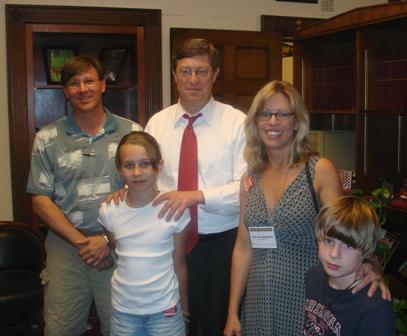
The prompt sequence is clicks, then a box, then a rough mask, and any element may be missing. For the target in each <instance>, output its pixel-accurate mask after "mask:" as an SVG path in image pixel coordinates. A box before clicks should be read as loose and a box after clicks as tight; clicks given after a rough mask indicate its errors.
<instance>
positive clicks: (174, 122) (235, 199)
mask: <svg viewBox="0 0 407 336" xmlns="http://www.w3.org/2000/svg"><path fill="white" fill-rule="evenodd" d="M199 112H200V113H201V114H202V117H200V118H198V119H197V120H196V121H195V122H194V124H193V127H194V132H195V134H196V137H197V143H198V188H199V190H201V191H202V192H203V194H204V197H205V204H200V205H199V206H198V231H199V233H201V234H208V233H217V232H222V231H226V230H230V229H233V228H235V227H237V225H238V222H239V185H240V177H241V176H242V174H243V173H244V171H245V170H246V164H245V163H244V161H243V147H244V144H245V138H244V120H245V117H246V116H245V114H244V113H243V112H241V111H239V110H237V109H235V108H233V107H232V106H230V105H226V104H223V103H220V102H217V101H215V100H214V99H211V100H210V101H209V102H208V104H206V105H205V106H204V108H203V109H202V110H201V111H199ZM185 113H186V112H185V111H184V109H183V108H182V106H181V105H180V104H179V103H178V104H175V105H172V106H170V107H168V108H166V109H164V110H162V111H160V112H158V113H156V114H155V115H153V116H152V117H151V119H150V120H149V122H148V124H147V126H146V128H145V131H146V132H148V133H150V134H151V135H152V136H154V137H155V138H156V139H157V141H158V143H159V144H160V148H161V152H162V156H163V160H164V167H163V170H162V172H161V173H160V175H159V178H158V188H159V189H160V190H166V191H171V190H177V186H178V167H179V152H180V147H181V141H182V135H183V133H184V129H185V127H186V126H187V123H188V121H187V120H186V119H185V118H183V114H185Z"/></svg>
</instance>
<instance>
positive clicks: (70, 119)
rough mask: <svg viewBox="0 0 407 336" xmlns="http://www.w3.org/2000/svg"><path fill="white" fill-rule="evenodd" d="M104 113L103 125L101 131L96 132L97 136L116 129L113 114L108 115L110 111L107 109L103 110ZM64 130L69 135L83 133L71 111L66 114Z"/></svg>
mask: <svg viewBox="0 0 407 336" xmlns="http://www.w3.org/2000/svg"><path fill="white" fill-rule="evenodd" d="M104 111H105V113H106V119H105V124H104V125H103V129H101V130H100V132H98V134H103V133H112V132H114V131H115V130H116V129H117V121H116V119H115V118H114V116H113V114H112V113H110V111H109V110H108V109H107V108H104ZM65 130H66V133H68V134H70V135H73V134H81V133H83V132H82V130H81V128H80V127H79V125H78V124H77V122H76V120H75V118H74V116H73V113H72V111H69V112H68V115H67V117H66V119H65ZM83 134H85V133H83Z"/></svg>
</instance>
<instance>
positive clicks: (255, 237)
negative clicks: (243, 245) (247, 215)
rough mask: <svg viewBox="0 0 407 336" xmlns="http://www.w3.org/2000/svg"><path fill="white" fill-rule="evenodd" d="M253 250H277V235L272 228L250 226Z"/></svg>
mask: <svg viewBox="0 0 407 336" xmlns="http://www.w3.org/2000/svg"><path fill="white" fill-rule="evenodd" d="M249 233H250V240H251V242H252V248H277V241H276V235H275V233H274V228H273V227H272V226H250V227H249Z"/></svg>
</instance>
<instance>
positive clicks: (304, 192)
mask: <svg viewBox="0 0 407 336" xmlns="http://www.w3.org/2000/svg"><path fill="white" fill-rule="evenodd" d="M316 161H317V158H316V157H311V159H310V161H309V167H310V172H311V177H313V176H314V167H315V163H316ZM251 176H252V178H253V182H254V186H253V188H252V189H251V190H250V191H249V192H248V199H247V205H246V207H245V210H244V223H245V225H246V226H248V227H249V226H252V227H253V226H274V230H275V235H276V240H277V249H253V256H252V260H251V266H250V275H249V279H248V283H247V289H246V293H245V296H244V299H243V306H242V316H241V323H242V332H243V335H244V336H250V335H253V336H260V335H264V336H266V335H273V336H284V335H292V336H299V335H302V332H303V318H304V299H305V296H304V295H305V294H304V274H305V272H306V271H307V270H308V269H309V268H310V267H311V266H313V265H315V264H317V263H318V255H317V244H316V240H315V238H314V229H313V224H314V218H315V216H316V210H315V206H314V203H313V199H312V194H311V191H310V187H309V183H308V182H307V175H306V171H305V168H304V169H303V170H301V171H300V173H299V174H298V176H297V177H296V179H295V180H294V181H293V182H292V183H291V185H290V186H289V187H288V188H287V189H286V190H285V192H284V193H283V195H282V196H281V199H280V202H279V204H278V205H277V207H276V208H275V209H274V210H271V209H268V207H267V205H266V201H265V197H264V194H263V190H262V186H261V183H260V176H259V175H257V174H253V175H251Z"/></svg>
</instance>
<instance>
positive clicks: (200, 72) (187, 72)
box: [177, 68, 210, 78]
mask: <svg viewBox="0 0 407 336" xmlns="http://www.w3.org/2000/svg"><path fill="white" fill-rule="evenodd" d="M177 73H178V74H179V75H180V76H181V77H184V78H189V77H191V76H192V74H193V73H194V74H195V76H196V77H199V78H205V77H207V76H208V75H209V73H210V70H209V69H208V68H196V69H192V68H182V69H179V70H178V71H177Z"/></svg>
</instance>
